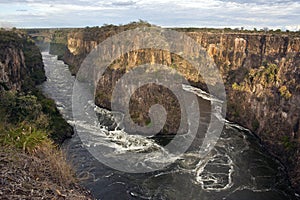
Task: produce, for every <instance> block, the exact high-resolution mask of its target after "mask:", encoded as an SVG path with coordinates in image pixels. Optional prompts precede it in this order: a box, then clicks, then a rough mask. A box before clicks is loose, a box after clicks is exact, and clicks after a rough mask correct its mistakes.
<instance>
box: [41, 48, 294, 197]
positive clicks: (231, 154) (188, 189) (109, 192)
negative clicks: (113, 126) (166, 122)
mask: <svg viewBox="0 0 300 200" xmlns="http://www.w3.org/2000/svg"><path fill="white" fill-rule="evenodd" d="M43 59H44V63H45V70H46V75H47V77H48V80H47V82H45V83H44V84H43V85H42V89H43V91H44V93H45V94H47V95H48V96H49V97H51V98H53V99H54V100H55V101H56V103H57V106H58V108H59V109H60V111H61V112H62V114H63V115H64V117H65V119H66V120H68V121H69V122H70V123H71V124H74V121H73V118H72V102H71V98H72V92H73V83H74V80H75V78H74V77H72V76H71V74H70V72H69V71H68V68H67V66H66V65H64V64H63V63H62V62H61V61H57V59H56V56H52V55H49V54H48V53H43ZM190 89H191V90H193V88H190ZM200 96H201V95H200ZM200 104H201V106H202V108H201V111H202V112H203V111H204V113H205V112H207V113H208V114H209V109H207V108H209V106H208V105H209V101H206V100H200ZM86 107H92V108H94V109H95V110H96V111H97V112H98V114H99V115H100V116H101V119H102V121H101V123H106V122H107V121H108V122H109V121H110V120H111V113H110V112H109V111H107V110H104V109H100V108H97V107H95V105H93V104H92V103H89V104H87V105H86ZM202 117H203V122H204V125H203V126H205V122H206V118H205V116H202ZM76 126H77V127H80V128H82V129H86V130H87V131H89V132H92V131H94V127H93V126H92V125H90V124H89V123H87V122H85V121H76ZM103 129H104V130H103V131H104V132H105V133H106V134H104V135H103V136H102V137H107V138H104V139H108V140H107V141H109V142H107V143H102V145H107V146H109V145H112V144H113V145H114V148H116V150H120V149H121V150H123V151H124V150H125V151H127V150H130V149H132V148H134V149H137V148H145V147H143V146H142V145H140V144H141V143H143V144H145V143H147V144H150V145H153V146H156V145H157V144H156V143H155V142H154V141H153V140H150V139H148V138H146V137H144V138H143V137H140V138H138V139H135V140H132V139H130V138H129V136H128V135H127V134H126V133H125V132H123V131H120V130H107V129H106V130H105V128H103ZM91 139H92V138H91ZM129 142H130V143H131V144H130V145H127V143H129ZM199 143H200V142H199V141H198V140H197V138H196V139H195V141H194V142H193V144H192V145H191V148H190V149H189V150H188V151H187V152H186V153H185V154H184V155H183V156H181V157H180V158H179V159H178V158H177V159H176V160H174V163H173V164H171V165H169V166H168V167H166V168H164V169H163V170H159V171H155V172H149V173H140V174H132V173H124V172H120V171H117V170H114V169H111V168H109V167H107V166H105V165H104V164H102V163H101V162H99V161H98V160H96V159H95V158H94V157H93V156H91V154H90V153H89V152H88V151H87V150H86V149H85V148H84V145H83V144H82V143H81V140H80V138H79V136H78V135H76V134H75V136H74V137H73V138H72V139H70V140H68V141H67V142H66V143H65V145H64V148H65V150H66V151H67V154H68V156H69V159H70V160H71V161H72V162H73V164H74V166H75V167H76V168H77V174H78V176H79V177H80V178H81V179H82V180H83V184H84V185H85V186H86V187H87V188H88V189H90V190H91V192H92V194H93V195H94V196H95V197H96V198H97V199H109V200H111V199H114V200H117V199H172V200H173V199H180V200H181V199H184V200H185V199H203V200H213V199H216V200H220V199H224V200H225V199H226V200H244V199H245V200H248V199H249V200H252V199H255V200H269V199H270V200H271V199H272V200H281V199H284V200H288V199H296V197H295V194H294V193H293V192H292V190H291V189H290V187H289V182H288V179H287V176H286V173H285V171H284V167H283V166H282V165H281V164H280V163H279V162H278V161H277V160H276V159H274V158H273V157H272V156H270V155H269V154H268V153H267V152H266V150H265V149H264V147H263V146H262V145H261V144H260V143H259V140H258V139H257V138H256V137H255V136H254V135H253V134H252V133H251V132H249V131H248V130H247V129H244V128H243V127H240V126H238V125H236V124H232V123H230V122H226V123H225V126H224V129H223V131H222V134H221V137H220V139H219V140H218V142H217V144H216V146H215V147H214V149H213V150H212V151H211V152H210V153H209V154H208V155H207V156H206V157H205V158H201V157H200V155H199V146H200V145H199ZM116 144H117V145H116ZM118 148H120V149H118ZM166 159H172V156H171V155H170V156H169V157H167V158H166Z"/></svg>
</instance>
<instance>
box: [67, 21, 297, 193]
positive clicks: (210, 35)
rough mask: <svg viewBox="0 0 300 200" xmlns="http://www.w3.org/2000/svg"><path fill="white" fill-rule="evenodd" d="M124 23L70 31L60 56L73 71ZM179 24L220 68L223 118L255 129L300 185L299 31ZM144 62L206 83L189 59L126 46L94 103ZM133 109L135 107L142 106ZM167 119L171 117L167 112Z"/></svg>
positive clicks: (104, 102)
mask: <svg viewBox="0 0 300 200" xmlns="http://www.w3.org/2000/svg"><path fill="white" fill-rule="evenodd" d="M128 27H130V25H127V27H126V28H124V26H120V27H116V26H105V27H103V28H93V29H91V28H89V29H82V30H77V31H76V32H72V33H69V34H68V39H67V50H66V52H65V54H64V57H63V59H64V61H65V62H66V63H67V64H69V65H70V66H71V70H72V72H73V73H74V74H76V72H77V70H78V68H79V66H80V64H81V63H82V61H83V60H84V58H85V57H86V56H87V54H88V53H89V52H90V51H91V50H92V49H93V48H95V47H96V46H97V45H98V44H99V43H100V42H102V41H103V40H104V39H106V38H107V37H109V36H111V35H114V34H116V33H119V32H121V31H124V30H128ZM135 27H136V26H134V28H135ZM177 30H178V31H184V32H186V34H187V35H189V36H190V37H192V38H193V39H194V40H195V41H196V42H198V43H199V44H201V46H203V47H204V48H205V49H206V50H207V52H208V54H209V56H210V57H211V58H213V60H214V61H215V63H216V65H217V67H218V68H219V70H220V73H221V75H222V77H223V81H224V83H225V87H226V92H227V105H228V112H227V118H228V119H229V120H232V121H235V122H237V123H239V124H241V125H243V126H245V127H247V128H249V129H251V130H252V131H254V132H255V133H256V134H257V135H258V136H259V137H260V138H261V139H262V142H263V143H264V144H265V145H266V146H267V147H268V149H269V150H270V152H271V153H273V154H274V155H275V156H277V157H278V158H279V159H280V160H281V161H282V162H283V163H284V164H285V165H286V166H287V168H288V171H289V173H290V177H291V180H292V182H293V185H294V186H295V188H296V189H300V167H299V166H300V160H299V158H300V152H299V145H300V136H299V135H300V125H299V123H300V106H299V102H300V77H299V74H300V56H299V49H300V35H299V33H274V32H272V33H264V32H251V33H250V32H232V31H224V30H197V29H195V30H191V31H189V30H184V29H177ZM116 48H118V47H116ZM110 50H111V49H107V51H110ZM143 63H160V64H166V65H168V66H172V67H175V68H176V69H177V70H178V71H180V72H181V73H182V74H184V75H185V77H186V78H187V79H188V80H189V81H191V83H192V84H193V85H196V86H198V87H203V86H204V85H203V84H201V78H200V77H199V76H198V75H195V73H194V72H193V69H192V68H191V67H190V65H189V64H188V63H186V62H185V61H182V59H180V58H178V56H176V55H173V54H171V53H169V52H162V51H154V50H149V49H145V50H139V51H138V52H130V53H129V54H126V55H124V56H122V57H121V58H120V59H119V60H118V61H117V62H115V63H114V64H113V65H111V66H110V68H109V70H107V76H104V77H103V80H102V82H101V83H100V84H99V85H98V87H99V89H100V88H101V90H98V92H97V95H98V96H97V98H96V103H97V104H98V105H100V106H103V107H109V106H110V95H111V93H110V91H111V89H110V88H113V86H114V83H115V82H116V81H117V80H118V79H119V77H120V76H122V75H123V74H124V73H125V72H126V70H127V69H130V68H131V67H133V66H136V65H139V64H143ZM104 86H106V87H104ZM107 86H110V87H107ZM105 88H106V89H105ZM203 89H205V88H203ZM140 92H141V96H145V95H146V94H148V96H150V98H152V97H154V96H156V95H157V94H155V93H149V92H147V89H145V90H144V91H140ZM133 101H134V99H133ZM156 102H157V101H156ZM168 102H171V101H169V100H168ZM141 103H142V102H141ZM150 103H153V102H150ZM158 103H161V102H160V101H158ZM169 104H170V103H169ZM170 105H171V104H170ZM147 106H149V105H146V107H147ZM134 109H136V110H137V112H138V109H141V107H139V106H136V107H135V108H134ZM132 112H133V113H132V115H133V116H136V115H137V114H136V113H135V111H134V110H133V111H132ZM138 117H140V118H142V119H144V120H146V122H145V123H144V124H147V116H146V115H143V114H141V116H138ZM170 121H171V122H172V121H174V119H173V118H172V117H171V120H170ZM170 127H172V124H171V125H170ZM171 132H173V130H172V131H171Z"/></svg>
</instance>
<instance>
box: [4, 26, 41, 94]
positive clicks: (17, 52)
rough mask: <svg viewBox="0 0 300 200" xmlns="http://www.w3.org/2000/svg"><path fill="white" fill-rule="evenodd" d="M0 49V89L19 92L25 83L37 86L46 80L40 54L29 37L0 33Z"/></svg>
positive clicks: (7, 32) (6, 32)
mask: <svg viewBox="0 0 300 200" xmlns="http://www.w3.org/2000/svg"><path fill="white" fill-rule="evenodd" d="M0 49H1V51H0V60H1V62H0V84H1V87H3V88H5V89H8V90H11V89H12V90H18V91H20V90H21V88H22V87H23V86H25V83H26V81H29V80H31V81H32V82H33V83H34V84H39V83H42V82H43V81H45V80H46V76H45V71H44V64H43V62H42V56H41V53H40V51H39V49H38V47H36V46H35V44H34V42H33V41H32V40H31V39H30V38H29V37H27V36H25V35H24V34H22V33H13V32H9V31H1V35H0Z"/></svg>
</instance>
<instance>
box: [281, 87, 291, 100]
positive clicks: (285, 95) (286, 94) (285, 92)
mask: <svg viewBox="0 0 300 200" xmlns="http://www.w3.org/2000/svg"><path fill="white" fill-rule="evenodd" d="M279 92H280V96H281V97H283V98H285V99H286V100H288V99H290V98H291V96H292V94H291V93H290V91H289V90H288V89H287V87H286V86H285V85H283V86H281V87H280V88H279Z"/></svg>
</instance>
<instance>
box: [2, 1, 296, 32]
mask: <svg viewBox="0 0 300 200" xmlns="http://www.w3.org/2000/svg"><path fill="white" fill-rule="evenodd" d="M139 19H142V20H145V21H148V22H150V23H151V24H155V25H158V26H162V27H214V28H223V27H230V28H240V27H244V28H245V29H253V28H254V27H255V28H258V29H261V28H264V27H268V28H269V29H282V30H286V29H288V30H292V31H297V30H300V0H248V1H247V0H152V1H150V0H51V1H46V0H0V27H5V28H9V27H17V28H54V27H86V26H101V25H103V24H116V25H118V24H126V23H129V22H133V21H138V20H139Z"/></svg>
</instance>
